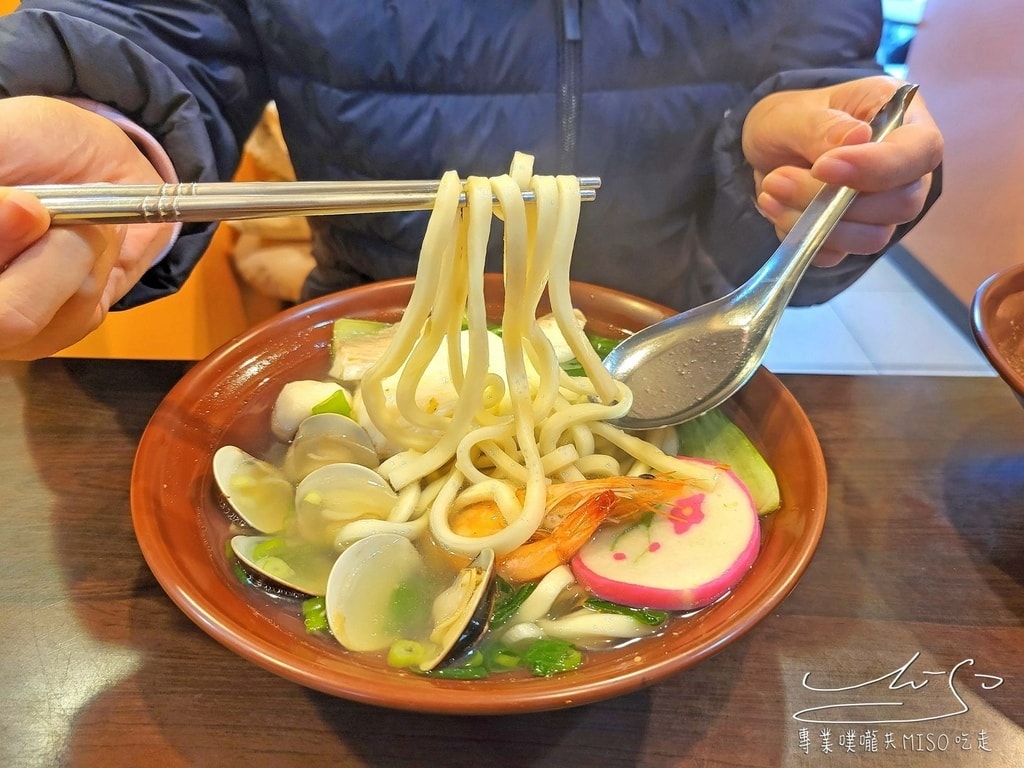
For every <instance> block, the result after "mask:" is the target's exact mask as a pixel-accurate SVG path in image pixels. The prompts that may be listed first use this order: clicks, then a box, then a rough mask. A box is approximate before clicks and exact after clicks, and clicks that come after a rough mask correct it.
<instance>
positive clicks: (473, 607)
mask: <svg viewBox="0 0 1024 768" xmlns="http://www.w3.org/2000/svg"><path fill="white" fill-rule="evenodd" d="M494 560H495V558H494V550H492V549H485V550H483V551H482V552H481V553H480V554H479V555H477V557H476V559H475V560H473V562H471V563H470V564H469V565H467V566H466V567H465V568H463V569H461V570H460V571H459V572H458V573H457V574H456V575H455V579H454V580H453V581H452V583H451V584H450V585H449V586H448V588H447V589H445V591H444V592H442V593H441V594H440V595H438V596H437V597H436V598H435V599H434V605H433V608H432V610H431V618H432V619H433V627H432V629H431V632H430V638H429V639H430V646H429V647H430V649H431V651H432V652H431V653H428V654H427V655H426V657H425V658H424V659H423V661H422V662H420V669H422V670H424V671H427V670H431V669H434V668H435V667H440V666H444V665H445V664H448V663H451V662H453V661H455V660H456V659H458V658H459V657H460V656H462V655H464V654H465V653H467V652H468V651H469V650H471V649H472V648H473V646H474V645H475V644H476V642H477V641H478V640H479V639H480V638H481V637H483V635H484V633H485V632H486V631H487V627H488V626H489V625H490V622H491V613H492V612H493V610H494V599H495V596H496V594H497V590H496V586H495V585H496V582H495V580H494Z"/></svg>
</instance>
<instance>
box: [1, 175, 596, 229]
mask: <svg viewBox="0 0 1024 768" xmlns="http://www.w3.org/2000/svg"><path fill="white" fill-rule="evenodd" d="M600 186H601V179H600V178H599V177H597V176H581V177H580V199H581V200H583V201H590V200H593V199H594V198H595V196H596V192H597V189H598V188H599V187H600ZM437 187H438V182H437V181H436V180H427V181H294V182H290V181H254V182H209V183H187V184H155V185H145V184H45V185H36V186H22V187H17V189H21V190H24V191H26V192H30V193H32V194H33V195H35V196H36V197H38V198H39V199H40V201H41V202H42V203H43V205H44V206H46V208H47V210H49V211H50V216H51V217H52V220H53V223H54V224H60V225H70V224H143V223H150V224H151V223H161V222H179V221H180V222H207V221H231V220H240V219H260V218H267V217H271V216H326V215H339V214H353V213H388V212H394V211H422V210H429V209H430V208H432V207H433V205H434V198H435V196H436V194H437ZM533 198H534V195H533V193H532V192H529V191H527V192H524V193H523V199H524V200H526V201H527V202H531V201H532V200H533ZM462 200H463V202H465V196H464V195H463V198H462ZM494 202H495V205H497V200H496V199H495V201H494Z"/></svg>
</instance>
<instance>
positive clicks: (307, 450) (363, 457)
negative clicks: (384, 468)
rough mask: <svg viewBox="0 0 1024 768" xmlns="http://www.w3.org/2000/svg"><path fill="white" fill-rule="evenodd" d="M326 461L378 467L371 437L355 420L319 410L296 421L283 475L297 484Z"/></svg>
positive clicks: (328, 462) (378, 461) (378, 463)
mask: <svg viewBox="0 0 1024 768" xmlns="http://www.w3.org/2000/svg"><path fill="white" fill-rule="evenodd" d="M327 464H360V465H362V466H364V467H369V468H370V469H376V468H377V467H378V466H380V459H379V458H378V456H377V452H376V451H375V450H374V448H373V443H372V442H371V441H370V436H369V435H368V434H367V433H366V430H365V429H363V428H362V427H361V426H360V425H359V424H358V423H357V422H356V421H354V420H353V419H350V418H349V417H348V416H342V415H341V414H339V413H318V414H316V415H315V416H310V417H309V418H307V419H304V420H303V421H302V423H301V424H299V428H298V431H296V433H295V438H294V439H293V440H292V443H291V445H290V446H288V451H287V453H285V457H284V474H285V476H286V477H287V478H288V479H290V480H291V481H292V482H294V483H298V482H299V481H300V480H302V479H303V478H304V477H306V475H308V474H309V473H310V472H312V471H313V470H315V469H318V468H320V467H323V466H325V465H327Z"/></svg>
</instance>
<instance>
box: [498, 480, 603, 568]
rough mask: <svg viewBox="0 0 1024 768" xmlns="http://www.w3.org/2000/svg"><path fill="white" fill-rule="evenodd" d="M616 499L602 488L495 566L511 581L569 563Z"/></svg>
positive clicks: (592, 533)
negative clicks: (546, 531) (547, 530)
mask: <svg viewBox="0 0 1024 768" xmlns="http://www.w3.org/2000/svg"><path fill="white" fill-rule="evenodd" d="M616 502H617V497H616V495H615V494H614V493H612V492H611V491H601V492H600V493H598V494H596V495H593V496H591V497H590V498H588V499H586V500H585V501H583V502H582V503H580V504H578V505H577V506H576V507H575V508H574V509H573V510H572V511H571V512H569V513H568V514H567V515H565V517H564V518H562V520H561V522H559V523H558V525H556V526H555V527H554V528H553V529H552V530H551V532H550V533H547V534H545V535H543V536H542V537H541V538H537V539H534V540H533V541H529V542H527V543H526V544H523V545H522V546H520V547H517V548H516V549H513V550H512V551H511V552H509V553H508V554H507V555H505V556H504V557H503V558H502V559H501V562H500V564H499V566H498V567H499V570H500V573H501V575H502V576H503V577H504V578H506V579H508V580H509V581H513V582H525V581H536V580H537V579H539V578H541V577H542V576H544V575H545V574H546V573H548V572H549V571H550V570H552V569H553V568H555V567H557V566H559V565H563V564H565V563H567V562H569V559H570V558H571V557H572V556H573V555H575V554H576V553H577V552H578V551H579V549H580V547H582V546H583V545H584V544H586V543H587V541H589V540H590V537H591V536H593V535H594V531H596V530H597V529H598V527H599V526H600V525H601V523H603V522H604V521H605V518H607V517H608V513H609V512H610V511H611V509H612V507H614V506H615V504H616Z"/></svg>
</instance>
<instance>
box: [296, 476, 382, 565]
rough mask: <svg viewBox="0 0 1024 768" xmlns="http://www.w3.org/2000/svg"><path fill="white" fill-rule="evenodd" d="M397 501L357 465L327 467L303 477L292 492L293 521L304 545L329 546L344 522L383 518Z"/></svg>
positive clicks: (379, 478)
mask: <svg viewBox="0 0 1024 768" xmlns="http://www.w3.org/2000/svg"><path fill="white" fill-rule="evenodd" d="M397 501H398V494H397V493H395V491H394V490H392V488H391V486H390V485H388V484H387V481H385V480H384V478H382V477H381V476H380V475H378V474H377V473H376V472H374V471H373V470H372V469H369V468H367V467H364V466H362V465H361V464H327V465H326V466H323V467H320V468H319V469H315V470H313V471H312V472H310V473H309V474H308V475H306V477H305V478H303V480H302V482H300V483H299V484H298V486H297V487H296V489H295V522H296V528H297V531H298V533H299V535H300V536H301V537H302V538H303V539H305V540H306V541H308V542H312V543H317V544H322V545H325V546H329V545H332V544H333V543H334V540H335V536H336V534H337V533H338V531H339V530H340V529H341V528H342V527H343V526H344V525H345V524H347V523H351V522H352V521H354V520H364V519H376V520H384V519H387V517H388V514H389V513H390V512H391V510H392V509H393V508H394V506H395V503H396V502H397Z"/></svg>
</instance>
